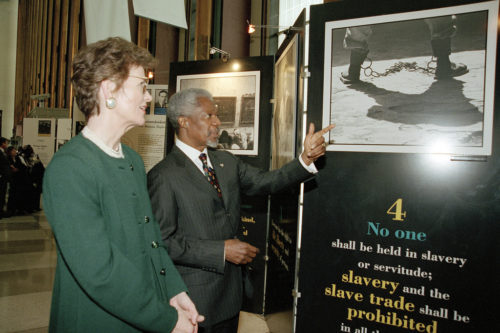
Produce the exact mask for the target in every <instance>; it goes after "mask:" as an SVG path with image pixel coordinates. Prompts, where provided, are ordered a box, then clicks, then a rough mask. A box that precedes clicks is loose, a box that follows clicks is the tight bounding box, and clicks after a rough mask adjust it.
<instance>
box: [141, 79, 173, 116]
mask: <svg viewBox="0 0 500 333" xmlns="http://www.w3.org/2000/svg"><path fill="white" fill-rule="evenodd" d="M147 90H148V91H149V93H150V94H151V97H153V100H152V101H151V103H150V105H151V106H153V105H154V108H153V114H154V115H166V114H167V107H168V85H161V84H150V85H148V89H147ZM146 114H151V112H150V111H149V108H148V110H146Z"/></svg>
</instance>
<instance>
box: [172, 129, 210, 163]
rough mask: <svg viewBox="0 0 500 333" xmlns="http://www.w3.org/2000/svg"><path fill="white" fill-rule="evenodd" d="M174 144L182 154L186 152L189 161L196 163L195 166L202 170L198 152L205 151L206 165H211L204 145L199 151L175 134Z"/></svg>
mask: <svg viewBox="0 0 500 333" xmlns="http://www.w3.org/2000/svg"><path fill="white" fill-rule="evenodd" d="M175 145H176V146H177V148H179V149H180V150H181V151H182V152H183V153H184V154H186V156H187V157H189V159H190V160H191V161H193V162H194V164H196V166H197V167H198V169H200V168H201V169H202V170H203V163H202V162H201V160H200V154H201V153H205V154H206V155H207V164H208V166H210V167H212V163H211V162H210V157H209V156H208V150H207V148H206V147H205V149H203V151H199V150H198V149H196V148H193V147H191V146H190V145H188V144H186V143H184V142H182V141H181V140H180V139H179V138H178V137H177V136H176V137H175Z"/></svg>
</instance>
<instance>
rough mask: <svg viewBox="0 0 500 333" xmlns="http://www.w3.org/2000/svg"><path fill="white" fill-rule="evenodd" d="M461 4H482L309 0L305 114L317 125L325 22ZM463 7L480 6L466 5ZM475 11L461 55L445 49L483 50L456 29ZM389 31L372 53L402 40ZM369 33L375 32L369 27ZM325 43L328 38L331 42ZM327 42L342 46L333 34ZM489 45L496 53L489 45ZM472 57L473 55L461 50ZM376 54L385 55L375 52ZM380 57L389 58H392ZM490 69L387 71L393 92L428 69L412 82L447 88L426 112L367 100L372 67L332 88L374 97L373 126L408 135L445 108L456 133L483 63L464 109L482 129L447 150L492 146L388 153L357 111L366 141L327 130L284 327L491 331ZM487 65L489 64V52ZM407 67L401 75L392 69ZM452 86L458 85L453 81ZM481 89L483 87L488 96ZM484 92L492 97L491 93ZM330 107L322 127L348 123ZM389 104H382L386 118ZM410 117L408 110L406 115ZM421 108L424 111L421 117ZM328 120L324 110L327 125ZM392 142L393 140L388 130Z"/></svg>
mask: <svg viewBox="0 0 500 333" xmlns="http://www.w3.org/2000/svg"><path fill="white" fill-rule="evenodd" d="M472 3H473V4H474V8H480V7H478V6H479V5H481V4H484V3H482V2H478V1H440V2H439V3H437V2H436V1H429V0H423V1H418V2H409V1H405V2H397V3H396V2H394V1H385V0H377V1H372V2H370V3H367V2H363V1H343V2H334V3H328V4H324V5H318V6H312V7H311V18H310V22H311V26H310V36H311V37H310V41H309V42H310V48H309V57H310V59H309V64H310V65H309V70H310V72H311V77H310V79H309V88H308V103H307V105H308V121H313V122H314V123H315V124H316V125H317V126H319V125H320V124H324V123H325V118H324V113H323V111H322V110H324V108H325V105H324V101H323V100H324V99H323V98H324V96H323V95H324V93H323V88H324V84H325V80H324V78H325V75H328V76H329V77H330V75H331V73H335V68H333V69H332V70H331V72H330V70H329V71H328V72H326V73H325V67H329V66H325V61H324V57H325V54H326V53H327V52H325V30H326V29H325V23H326V22H329V21H337V20H348V19H352V20H354V19H358V18H360V17H376V18H377V20H379V23H380V22H383V19H385V18H387V17H386V16H384V15H393V14H399V13H407V12H415V13H416V12H418V11H423V10H434V9H436V10H438V9H439V10H441V9H442V8H445V9H446V8H448V7H454V6H462V5H469V4H472ZM490 4H492V6H491V7H489V8H493V10H494V12H496V10H498V1H494V2H490ZM438 7H439V8H438ZM465 8H469V7H465ZM459 9H460V8H459ZM446 15H448V14H446ZM474 15H478V16H480V15H479V14H478V13H475V12H474ZM485 15H486V17H489V19H488V20H487V22H486V24H485V25H484V26H483V29H485V30H483V33H487V34H491V29H489V28H488V27H491V26H494V28H493V29H494V32H495V36H494V41H495V42H496V38H497V37H496V30H497V29H498V26H497V17H494V19H491V16H488V12H486V14H485ZM478 16H474V18H472V19H470V21H468V22H469V24H470V25H467V26H466V28H465V29H462V30H459V31H461V32H463V33H464V34H469V35H468V36H462V37H461V38H465V39H462V40H461V42H462V44H461V47H463V49H462V50H460V51H461V52H463V53H460V54H453V56H455V57H460V56H464V54H466V53H465V52H483V53H484V56H483V58H482V59H491V49H488V45H483V49H479V50H478V49H475V48H474V49H473V48H468V46H467V45H472V44H473V40H472V39H467V38H469V37H471V38H472V36H473V34H472V33H473V28H474V22H475V20H476V19H477V17H478ZM380 20H382V21H380ZM353 22H354V21H353ZM458 22H459V23H460V21H458ZM411 23H412V24H413V23H415V22H411ZM476 23H477V22H476ZM424 29H425V25H424ZM412 31H414V32H415V30H412ZM426 31H427V30H424V32H426ZM393 32H394V33H391V34H389V32H387V33H388V34H387V35H385V36H384V38H383V39H384V40H386V41H393V42H394V43H395V45H389V44H387V45H386V46H384V47H383V49H384V51H387V50H390V48H391V47H395V48H399V49H402V48H404V47H405V46H403V45H402V43H403V42H402V40H401V39H397V38H396V37H398V36H399V35H398V33H403V32H405V31H403V30H398V31H393ZM419 32H420V31H419ZM374 33H375V31H374ZM490 37H492V36H491V35H489V36H486V37H485V39H486V40H488V39H489V38H490ZM333 38H335V37H333ZM372 38H374V39H375V38H376V36H375V35H374V36H372ZM456 38H458V35H457V37H456ZM474 40H476V39H474ZM410 41H411V42H412V43H413V44H415V43H419V40H418V38H417V37H414V38H411V39H410ZM334 42H335V40H334V41H333V42H332V44H333V43H334ZM467 43H470V44H467ZM489 43H490V40H488V44H489ZM339 45H340V48H342V43H340V44H339ZM370 52H372V60H374V61H377V60H376V56H377V53H376V52H375V51H373V48H372V50H371V51H370ZM426 52H427V54H426V55H430V51H426ZM488 52H489V53H490V54H488ZM493 52H494V53H496V48H495V49H494V51H493ZM332 53H334V57H335V55H336V56H342V53H348V51H345V50H342V49H335V50H334V49H333V48H332ZM389 58H390V55H389ZM465 59H467V57H465ZM473 59H477V58H476V57H473V58H471V60H473ZM493 59H495V58H494V55H493ZM497 59H498V58H497ZM335 60H336V59H333V60H332V62H335ZM386 60H388V58H387V54H386V58H385V59H384V61H386ZM390 60H391V61H390V62H393V59H390ZM348 64H349V60H346V61H344V63H343V65H345V66H344V69H347V67H348V66H347V65H348ZM378 64H379V63H376V64H374V66H375V65H378ZM494 68H495V61H493V63H491V62H488V61H487V63H485V64H483V67H482V68H480V67H476V68H473V67H472V66H469V71H470V73H469V74H466V75H463V76H460V77H454V78H450V79H449V80H447V81H446V82H437V81H438V80H434V76H433V74H420V73H409V74H408V73H406V72H404V73H399V74H398V73H396V74H392V76H389V78H388V79H387V80H389V81H392V82H390V83H394V82H400V83H399V87H398V88H399V89H400V92H401V91H403V90H404V87H405V86H404V85H405V84H409V83H412V82H413V83H415V82H416V80H417V79H415V78H414V77H415V75H429V76H430V77H429V78H428V79H426V78H424V77H423V78H422V79H421V80H428V86H429V89H434V88H435V84H436V82H437V83H439V84H445V86H442V87H441V89H443V90H442V91H448V93H449V94H448V95H441V97H440V100H441V102H442V103H449V104H450V105H451V106H450V105H449V106H447V107H442V106H441V107H438V106H436V108H435V109H433V112H426V111H425V110H422V109H419V108H418V107H417V106H418V105H409V104H407V105H406V108H407V109H408V108H410V107H415V108H414V110H413V113H412V114H410V115H407V116H406V117H399V118H398V117H396V116H395V115H396V114H395V113H394V112H399V115H401V114H402V113H404V110H403V111H395V108H392V109H390V108H385V107H386V106H387V104H386V103H390V102H393V101H394V98H391V99H387V100H384V99H382V98H378V99H377V96H378V95H377V93H378V92H380V89H379V88H380V87H381V86H382V84H386V82H387V81H384V80H385V79H384V78H383V77H382V78H372V77H368V78H367V77H365V76H361V80H362V82H361V83H358V84H357V85H350V86H344V87H342V88H339V89H342V93H343V94H344V95H343V96H344V97H345V98H347V97H348V95H349V94H355V93H356V94H357V93H360V92H362V93H363V94H365V96H370V97H371V98H373V99H374V100H376V102H378V103H379V104H378V106H377V107H371V108H369V109H365V110H364V113H363V114H362V116H363V117H365V118H367V119H366V120H367V121H370V122H371V120H373V119H377V122H378V123H377V124H382V123H383V124H387V125H388V126H389V125H392V124H399V128H400V129H401V130H405V131H407V136H408V137H410V136H411V133H413V132H412V129H413V128H414V127H420V129H421V128H423V127H425V126H426V124H428V123H431V122H432V121H435V120H436V118H437V117H444V116H445V115H446V118H445V121H446V122H447V123H446V124H447V127H448V132H447V133H449V131H456V132H459V131H461V130H464V128H461V129H460V130H458V129H457V122H454V120H457V119H458V120H459V121H458V123H460V119H463V118H461V117H462V116H464V115H465V114H464V113H462V111H461V109H460V107H461V106H464V105H466V106H468V105H469V104H464V103H471V104H472V105H474V104H473V102H474V101H473V102H471V101H470V99H469V100H467V97H468V96H469V94H470V93H471V91H472V90H470V89H468V87H470V86H471V82H472V83H473V82H476V81H475V80H476V78H477V77H476V75H479V74H476V73H479V72H480V71H482V72H483V73H484V72H488V70H489V72H490V73H489V74H485V80H484V82H486V86H485V87H484V90H485V93H484V95H483V97H482V98H484V100H485V101H486V102H485V103H483V107H484V109H483V110H481V109H480V107H479V108H478V109H474V108H472V109H471V108H469V109H468V111H467V112H468V113H467V115H469V116H470V115H472V116H473V117H474V114H475V112H476V111H478V110H479V112H480V113H482V114H483V115H484V118H482V119H480V120H479V121H482V123H483V126H482V128H483V129H482V131H483V132H482V133H476V132H474V133H472V134H471V137H472V136H476V135H479V136H482V138H483V139H482V141H481V142H480V143H479V144H477V145H476V144H474V143H473V142H471V141H466V140H462V145H461V146H456V147H455V148H457V147H458V148H459V149H467V150H468V149H475V148H478V149H483V148H484V147H486V150H485V151H486V152H487V150H488V149H487V147H488V145H490V147H492V151H491V155H489V154H488V153H486V154H481V155H482V156H481V157H480V158H478V157H477V156H468V155H467V154H461V156H459V157H454V156H453V153H450V151H453V149H451V150H449V151H448V153H445V154H432V153H422V152H421V151H419V152H417V151H415V152H408V150H407V151H403V150H404V149H415V147H414V146H418V144H414V146H411V147H410V145H409V144H405V143H404V142H403V143H401V144H400V143H398V144H397V145H400V146H403V148H402V149H400V147H393V149H394V151H393V152H391V153H390V152H385V151H384V150H382V151H381V150H379V148H378V147H377V146H378V142H370V140H378V139H377V137H376V136H374V135H372V132H370V131H369V128H368V127H367V126H364V125H363V124H365V123H363V121H364V120H365V119H364V118H362V117H360V118H359V119H358V120H357V123H354V125H356V126H354V127H353V129H358V130H362V131H363V130H364V132H363V133H364V135H362V136H360V137H362V138H365V139H366V141H365V143H359V142H354V141H355V140H357V139H359V137H358V138H352V137H351V138H350V139H351V140H353V142H350V143H348V144H347V145H342V147H335V144H336V143H340V142H339V140H347V139H346V137H341V138H337V139H336V140H333V139H332V140H331V141H330V146H329V147H328V148H329V151H328V152H327V154H326V158H325V159H324V160H323V161H322V162H323V164H324V165H323V166H322V169H321V171H320V173H319V175H318V176H317V177H316V179H315V181H312V182H307V183H305V195H304V203H303V205H304V206H303V220H304V223H303V227H302V239H301V251H300V273H299V276H298V278H299V286H298V293H299V295H300V297H299V298H298V307H297V312H296V317H297V321H296V327H295V331H296V332H299V333H302V332H353V333H355V332H358V333H364V332H366V333H368V332H374V333H375V332H377V333H378V332H429V333H430V332H496V331H498V330H499V321H498V320H497V318H496V317H497V316H496V313H495V312H496V307H495V304H496V298H497V295H498V292H499V288H498V283H497V280H498V278H497V276H498V274H497V272H496V271H497V266H498V264H497V259H496V258H495V256H496V254H498V253H499V245H498V244H499V243H498V240H497V239H496V238H497V235H498V234H499V231H500V227H499V224H498V223H497V221H498V214H499V213H500V152H499V147H500V118H499V117H500V111H499V108H498V105H497V106H496V107H495V109H494V110H488V109H487V108H488V102H487V100H488V98H493V94H492V92H493V89H494V86H493V85H494V84H493V85H492V84H489V83H488V75H490V74H491V75H492V74H493V73H495V70H494ZM496 68H497V73H498V60H496ZM475 71H478V72H475ZM408 75H410V76H412V77H413V79H412V80H410V79H402V77H404V78H407V77H408ZM481 75H483V74H481ZM397 80H400V81H397ZM334 81H335V82H334ZM337 81H340V80H339V77H338V76H335V75H332V76H331V82H333V84H337V83H338V82H337ZM435 81H436V82H435ZM426 82H427V81H426ZM480 83H481V82H480ZM495 84H496V81H495ZM337 86H338V87H340V85H337ZM457 87H458V88H459V90H458V91H457V90H453V89H456V88H457ZM460 87H462V88H460ZM384 89H385V94H386V95H387V94H393V90H394V89H389V88H384ZM416 89H417V88H415V90H414V91H412V93H411V94H409V93H406V96H403V95H402V94H400V97H401V100H400V103H401V104H404V102H405V101H410V97H411V96H409V95H418V94H420V95H421V96H420V99H419V101H420V104H419V105H423V103H425V102H428V99H429V98H431V97H430V96H429V95H428V94H425V92H417V91H416ZM447 89H448V90H447ZM450 89H451V90H450ZM338 91H339V90H334V89H333V88H332V89H331V90H330V91H328V92H327V93H328V96H327V97H328V98H330V97H331V96H333V97H332V98H335V97H336V96H335V94H338ZM490 93H491V96H488V94H490ZM457 94H462V95H463V96H465V98H464V99H456V98H451V100H449V99H450V96H457ZM346 96H347V97H346ZM494 97H497V98H498V97H499V93H498V91H497V92H496V94H495V96H494ZM369 102H370V100H368V101H366V100H363V99H361V98H357V99H356V103H354V104H353V105H352V106H353V108H352V111H350V112H357V111H359V110H358V109H360V108H363V107H365V105H366V104H368V103H369ZM336 103H337V104H336ZM338 103H340V102H339V101H336V102H335V103H332V107H333V108H335V106H336V105H338ZM375 104H376V103H375ZM341 111H343V110H339V109H335V111H330V112H331V114H332V118H334V119H332V122H335V121H336V120H338V121H339V124H340V125H339V126H338V127H337V128H336V129H334V131H338V132H342V131H344V134H346V133H347V134H349V133H350V132H349V131H352V130H353V129H348V128H347V125H346V123H345V122H343V121H342V119H343V118H342V117H341V116H342V115H341V114H339V113H338V112H341ZM336 112H337V113H336ZM374 112H375V113H374ZM390 112H393V113H392V114H391V116H388V115H389V113H390ZM418 112H420V113H418ZM488 112H491V113H492V115H493V113H494V114H495V115H496V118H494V123H491V122H490V123H488V119H487V113H488ZM351 115H352V114H347V115H345V116H346V117H347V116H351ZM418 116H420V120H419V119H417V117H418ZM425 117H427V118H428V119H424V118H425ZM492 118H493V117H492ZM422 119H423V120H422ZM474 119H475V120H474V122H472V123H470V124H467V126H474V125H475V124H476V121H477V120H476V118H474ZM410 120H411V121H413V122H410ZM329 121H330V120H329V119H328V120H326V122H327V123H328V122H329ZM440 121H443V119H442V118H441V119H440ZM440 124H441V125H442V123H440ZM434 125H435V124H434ZM464 126H465V125H464ZM488 126H491V128H492V129H493V131H492V133H493V136H492V137H490V138H488V136H487V131H488V128H487V127H488ZM417 130H419V129H417ZM332 133H333V132H332ZM386 134H387V135H388V137H389V138H390V137H391V135H394V136H397V135H398V133H397V132H396V131H387V132H386ZM428 134H429V132H426V135H428ZM332 135H333V134H332ZM330 138H331V137H330ZM489 140H490V141H489ZM394 141H395V142H397V139H396V138H395V139H394ZM488 141H489V142H488ZM371 143H373V145H370V144H371ZM363 145H364V146H368V147H361V150H359V149H358V150H356V151H355V150H354V149H353V150H352V151H346V150H348V149H349V147H350V146H363ZM381 145H382V144H381ZM384 145H385V144H384ZM346 146H347V147H346ZM358 148H359V147H358ZM458 148H457V149H458ZM382 149H386V148H382ZM445 149H447V148H445ZM370 150H372V151H370ZM417 150H418V149H417ZM483 151H484V150H483Z"/></svg>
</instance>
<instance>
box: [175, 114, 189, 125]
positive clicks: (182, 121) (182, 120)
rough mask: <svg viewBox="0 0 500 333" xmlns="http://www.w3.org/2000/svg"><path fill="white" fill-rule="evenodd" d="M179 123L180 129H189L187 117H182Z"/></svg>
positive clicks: (178, 120)
mask: <svg viewBox="0 0 500 333" xmlns="http://www.w3.org/2000/svg"><path fill="white" fill-rule="evenodd" d="M177 122H178V123H179V128H187V127H188V126H189V122H188V119H187V117H183V116H181V117H179V118H178V119H177Z"/></svg>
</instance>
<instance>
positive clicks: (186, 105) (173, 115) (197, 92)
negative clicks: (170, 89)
mask: <svg viewBox="0 0 500 333" xmlns="http://www.w3.org/2000/svg"><path fill="white" fill-rule="evenodd" d="M202 97H205V98H208V99H209V100H211V101H212V100H213V99H212V94H210V93H209V92H208V91H206V90H205V89H198V88H189V89H185V90H181V91H179V92H177V93H175V94H174V95H173V96H172V97H170V100H169V101H168V108H167V118H168V120H169V121H170V124H172V126H173V127H174V129H175V131H176V132H178V130H179V121H178V119H179V117H180V116H184V117H187V116H190V115H191V114H193V113H194V112H195V111H197V110H198V108H199V107H200V102H199V100H198V99H199V98H202Z"/></svg>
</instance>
